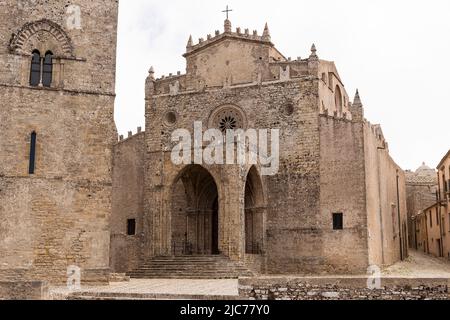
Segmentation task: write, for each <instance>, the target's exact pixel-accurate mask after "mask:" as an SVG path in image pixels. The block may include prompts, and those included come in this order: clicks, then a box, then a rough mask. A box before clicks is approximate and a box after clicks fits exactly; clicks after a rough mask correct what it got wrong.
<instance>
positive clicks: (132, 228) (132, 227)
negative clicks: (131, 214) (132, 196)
mask: <svg viewBox="0 0 450 320" xmlns="http://www.w3.org/2000/svg"><path fill="white" fill-rule="evenodd" d="M127 234H128V235H129V236H134V235H136V219H128V220H127Z"/></svg>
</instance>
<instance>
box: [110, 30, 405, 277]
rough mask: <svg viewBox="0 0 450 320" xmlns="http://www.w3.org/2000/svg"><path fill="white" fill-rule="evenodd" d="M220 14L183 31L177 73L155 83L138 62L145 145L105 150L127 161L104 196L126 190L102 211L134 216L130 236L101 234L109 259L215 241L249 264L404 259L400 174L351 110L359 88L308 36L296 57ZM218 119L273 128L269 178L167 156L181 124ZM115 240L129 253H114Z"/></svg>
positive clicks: (376, 132)
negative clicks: (350, 85) (142, 74)
mask: <svg viewBox="0 0 450 320" xmlns="http://www.w3.org/2000/svg"><path fill="white" fill-rule="evenodd" d="M230 23H231V22H230V21H226V23H225V27H226V30H228V31H226V32H225V33H216V35H215V36H214V37H208V38H207V40H205V41H201V42H200V43H199V44H194V43H193V41H192V39H190V40H189V42H188V47H187V53H186V54H185V55H184V56H185V58H186V63H187V73H186V74H185V75H181V74H177V75H176V76H173V75H169V76H163V77H161V78H160V79H155V76H154V75H155V71H154V69H153V68H151V69H150V73H149V76H148V78H147V80H146V84H145V93H146V114H145V116H146V132H145V134H144V135H145V137H144V138H143V139H144V140H145V141H144V142H143V143H144V148H145V149H144V151H142V149H141V148H140V147H138V146H137V145H136V143H138V140H140V139H141V138H140V136H139V138H131V139H130V141H122V142H119V145H118V146H117V148H116V150H117V152H119V153H120V154H123V152H125V150H127V153H128V154H129V159H123V156H122V155H120V154H119V155H118V158H120V159H121V160H120V161H117V164H116V169H115V170H117V171H119V172H122V170H123V174H122V173H119V174H118V175H117V179H116V180H115V183H117V186H115V187H114V190H115V195H114V196H113V198H116V197H117V199H119V198H120V199H121V200H120V202H123V200H122V197H123V195H126V194H127V192H129V191H130V190H131V191H132V193H133V195H132V196H130V197H129V200H130V201H131V202H128V203H127V205H129V206H130V209H128V210H129V211H128V212H123V210H127V209H126V208H125V207H124V206H125V204H122V203H118V204H117V212H116V210H113V211H114V212H113V216H116V215H117V216H118V217H120V218H119V219H121V222H120V223H121V225H122V227H121V228H122V230H123V228H124V227H123V223H125V220H126V216H127V215H130V214H132V213H131V211H133V214H134V212H139V214H140V216H139V217H138V218H137V219H138V221H140V222H139V223H141V224H142V225H140V226H139V227H138V228H139V230H141V232H142V238H141V239H140V241H141V243H134V242H132V241H130V242H128V244H127V245H126V246H125V245H124V244H123V243H122V244H117V245H115V244H114V242H113V248H112V251H113V252H116V253H117V254H116V258H114V261H117V266H120V268H122V267H123V266H126V265H128V264H129V262H128V261H129V259H131V260H132V261H136V257H135V253H137V252H139V254H140V256H139V258H140V259H141V260H144V261H146V260H149V259H151V258H152V257H154V256H161V255H162V256H166V255H182V254H186V253H188V254H191V253H194V254H211V253H214V251H216V249H218V250H217V251H219V252H220V253H222V254H224V255H227V256H229V257H230V258H232V259H233V260H236V261H241V262H244V263H246V264H247V266H248V267H249V268H251V269H252V270H254V271H257V272H260V273H266V274H317V273H333V274H336V273H351V274H353V273H358V274H365V273H366V272H367V268H368V266H369V265H378V266H381V265H385V264H392V263H394V262H395V261H397V260H399V259H401V258H405V257H406V256H407V254H408V252H407V230H406V229H405V228H404V227H405V226H406V199H405V177H404V173H403V171H402V170H401V168H399V167H398V166H397V165H396V164H395V162H394V161H393V160H392V159H391V158H390V156H389V148H388V144H387V142H386V140H385V139H384V136H383V133H382V131H381V128H380V126H378V125H372V124H370V123H369V122H367V121H366V120H365V119H364V110H363V105H362V102H361V98H360V97H359V94H358V95H357V96H356V98H355V101H354V103H353V104H351V103H350V99H349V96H348V94H347V92H346V90H345V87H344V84H343V82H342V79H340V77H339V74H338V72H337V69H336V66H335V65H334V63H333V62H329V61H325V60H320V59H319V58H318V56H317V50H316V48H315V46H313V48H312V53H311V56H310V57H309V58H307V59H298V60H295V61H292V60H290V59H286V58H284V56H283V55H282V54H281V53H280V52H279V51H278V50H277V49H276V48H275V46H274V45H273V44H272V43H271V41H270V38H267V36H266V37H260V36H258V35H256V34H254V35H250V34H247V33H242V32H236V33H233V32H231V29H229V24H230ZM227 115H228V116H230V117H232V118H233V119H234V120H235V123H236V126H237V127H239V128H243V129H246V128H254V129H280V132H281V140H280V170H279V172H278V173H277V174H275V175H274V176H262V175H261V164H260V163H259V164H258V165H256V166H254V167H253V169H251V168H250V166H239V165H226V166H223V165H209V166H207V165H203V167H201V166H199V165H197V166H195V165H175V164H174V163H173V162H172V161H171V151H172V148H173V147H174V145H175V143H173V142H172V141H171V136H172V133H173V132H174V130H175V129H180V128H181V129H186V130H188V131H189V132H190V133H191V134H193V131H194V130H193V128H194V121H201V122H202V123H203V130H205V129H208V128H220V120H221V119H222V118H221V117H225V116H227ZM139 143H140V142H139ZM122 144H123V146H122ZM142 154H144V161H143V162H142V166H141V167H140V168H138V167H136V165H137V164H138V163H141V159H142ZM136 159H139V160H138V161H137V160H136ZM137 172H142V173H143V176H144V180H145V181H144V184H143V192H142V194H141V189H140V186H142V177H141V176H139V175H137V174H136V173H137ZM134 191H136V192H134ZM116 194H117V196H116ZM141 204H143V208H141ZM333 213H342V214H343V217H344V228H343V230H333V221H332V217H333ZM216 215H217V218H215V216H216ZM215 219H216V220H218V225H217V226H215ZM250 226H251V228H250ZM215 228H217V230H214V229H215ZM215 241H216V242H217V248H216V247H215V245H216V244H215ZM115 246H116V248H115ZM123 248H128V249H127V250H128V253H127V254H131V255H132V256H133V257H132V258H130V257H127V255H123V254H122V256H121V254H120V252H121V251H122V249H123ZM127 259H128V260H127ZM137 260H139V259H137ZM115 268H116V267H115ZM120 271H123V270H122V269H120Z"/></svg>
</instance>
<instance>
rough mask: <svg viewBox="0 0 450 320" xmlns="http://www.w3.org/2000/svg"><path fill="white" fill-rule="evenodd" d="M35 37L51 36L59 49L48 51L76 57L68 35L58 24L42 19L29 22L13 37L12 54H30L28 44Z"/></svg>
mask: <svg viewBox="0 0 450 320" xmlns="http://www.w3.org/2000/svg"><path fill="white" fill-rule="evenodd" d="M35 35H42V36H48V35H51V36H52V38H53V39H54V40H53V39H52V40H53V42H56V43H57V44H58V48H46V50H47V49H48V50H51V49H52V50H54V51H55V52H53V53H54V54H56V55H58V54H59V55H63V56H67V57H74V52H73V45H72V41H71V39H70V37H69V36H68V35H67V33H66V32H65V31H64V30H63V29H62V28H61V27H60V26H59V25H58V24H56V23H54V22H52V21H50V20H47V19H42V20H39V21H34V22H29V23H27V24H25V25H24V26H23V27H22V28H21V29H20V30H19V31H18V32H17V33H15V34H13V35H12V38H11V40H10V44H9V48H10V51H11V52H12V53H16V54H30V53H31V52H30V50H29V49H30V48H28V47H27V44H28V43H29V42H30V41H31V40H32V38H33V37H34V36H35Z"/></svg>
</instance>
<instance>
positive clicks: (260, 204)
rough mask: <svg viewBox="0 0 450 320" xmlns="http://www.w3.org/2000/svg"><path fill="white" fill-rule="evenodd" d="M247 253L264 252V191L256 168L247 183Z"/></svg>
mask: <svg viewBox="0 0 450 320" xmlns="http://www.w3.org/2000/svg"><path fill="white" fill-rule="evenodd" d="M244 199H245V200H244V201H245V253H246V254H262V253H263V252H264V213H265V205H264V202H265V201H264V191H263V184H262V181H261V176H260V174H259V173H258V170H257V169H256V167H255V166H252V167H251V168H250V170H249V172H248V174H247V180H246V183H245V197H244Z"/></svg>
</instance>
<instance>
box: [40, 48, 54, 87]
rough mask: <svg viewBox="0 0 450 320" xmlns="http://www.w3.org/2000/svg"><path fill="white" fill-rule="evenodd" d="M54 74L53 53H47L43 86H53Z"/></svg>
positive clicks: (43, 70)
mask: <svg viewBox="0 0 450 320" xmlns="http://www.w3.org/2000/svg"><path fill="white" fill-rule="evenodd" d="M52 74H53V53H51V51H47V53H46V54H45V58H44V67H43V69H42V85H43V86H44V87H50V86H51V85H52Z"/></svg>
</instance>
